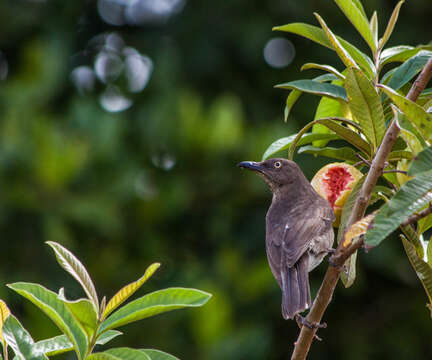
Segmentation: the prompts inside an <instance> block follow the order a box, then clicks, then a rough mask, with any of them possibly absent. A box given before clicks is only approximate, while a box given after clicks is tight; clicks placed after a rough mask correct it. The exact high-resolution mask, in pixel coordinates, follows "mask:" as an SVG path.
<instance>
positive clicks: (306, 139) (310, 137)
mask: <svg viewBox="0 0 432 360" xmlns="http://www.w3.org/2000/svg"><path fill="white" fill-rule="evenodd" d="M296 136H297V134H294V135H291V136H287V137H284V138H281V139H279V140H276V141H275V142H273V143H272V144H271V145H270V146H269V147H268V148H267V150H266V151H265V152H264V155H263V157H262V160H263V161H264V160H266V159H268V158H270V157H272V156H273V155H274V154H276V153H278V152H280V151H283V150H287V149H289V147H290V146H291V144H292V142H293V141H294V139H295V138H296ZM339 138H340V137H339V136H338V135H336V134H303V136H302V137H301V139H300V140H299V142H298V144H299V145H304V144H309V143H311V142H313V141H316V140H337V139H339Z"/></svg>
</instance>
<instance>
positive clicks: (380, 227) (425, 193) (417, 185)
mask: <svg viewBox="0 0 432 360" xmlns="http://www.w3.org/2000/svg"><path fill="white" fill-rule="evenodd" d="M431 189H432V171H429V172H424V173H421V174H419V175H417V176H416V177H415V178H414V179H412V180H410V181H407V182H406V183H405V184H404V185H403V186H402V187H401V188H400V189H399V191H398V192H397V193H396V194H395V195H394V196H393V198H392V199H391V200H390V201H389V202H388V203H387V204H385V205H383V206H382V207H381V209H380V210H379V212H378V214H377V215H376V216H375V219H374V222H373V226H372V228H371V229H370V230H369V231H368V232H367V233H366V243H367V244H368V245H370V246H376V245H378V244H379V243H380V242H381V241H382V240H384V239H385V238H386V237H387V236H388V235H390V234H391V233H392V232H393V231H394V230H396V229H397V227H398V226H399V225H400V224H401V223H402V222H403V221H405V220H406V219H407V218H408V216H410V215H412V214H413V213H414V212H416V211H418V210H419V209H421V208H422V207H423V206H425V205H426V204H427V203H429V202H430V201H431V200H432V192H431V191H430V190H431Z"/></svg>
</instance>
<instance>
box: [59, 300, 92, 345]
mask: <svg viewBox="0 0 432 360" xmlns="http://www.w3.org/2000/svg"><path fill="white" fill-rule="evenodd" d="M58 297H59V299H60V300H61V301H63V302H64V303H65V304H66V306H67V307H68V309H69V310H70V311H71V312H72V314H73V316H74V317H75V319H77V320H78V321H79V323H80V324H81V326H82V327H83V329H84V330H85V332H86V333H87V338H88V339H90V338H91V337H92V335H93V333H94V332H95V331H96V328H97V316H98V315H97V313H96V310H95V307H94V305H93V303H92V302H91V301H90V300H89V299H79V300H73V301H71V300H66V298H65V296H64V294H63V291H61V292H60V294H59V296H58Z"/></svg>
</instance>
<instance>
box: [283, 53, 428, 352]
mask: <svg viewBox="0 0 432 360" xmlns="http://www.w3.org/2000/svg"><path fill="white" fill-rule="evenodd" d="M431 77H432V58H430V59H429V61H428V62H427V64H426V65H425V67H424V68H423V70H422V72H421V73H420V75H419V76H418V77H417V79H416V81H415V82H414V84H413V85H412V87H411V89H410V91H409V92H408V95H407V99H409V100H411V101H416V100H417V98H418V96H419V95H420V93H421V92H422V91H423V90H424V88H425V87H426V85H427V83H428V82H429V80H430V78H431ZM399 132H400V129H399V127H398V125H397V123H396V121H395V120H393V121H392V123H391V125H390V126H389V128H388V129H387V131H386V133H385V136H384V139H383V141H382V143H381V145H380V147H379V149H378V151H377V153H376V155H375V157H374V159H373V161H372V164H371V167H370V170H369V172H368V174H367V176H366V179H365V182H364V183H363V186H362V188H361V190H360V192H359V195H358V197H357V201H356V202H355V204H354V207H353V209H352V212H351V215H350V217H349V219H348V221H347V223H346V225H345V228H344V229H340V230H339V231H344V232H345V231H346V230H347V229H349V228H350V226H351V225H353V224H354V223H355V222H357V221H358V220H360V219H362V218H363V216H364V214H365V212H366V208H367V205H368V203H369V200H370V197H371V194H372V190H373V188H374V187H375V185H376V182H377V180H378V178H379V177H380V176H381V174H382V172H383V170H384V167H385V162H386V159H387V157H388V155H389V153H390V151H391V149H392V147H393V144H394V143H395V141H396V139H397V137H398V135H399ZM431 211H432V210H431ZM362 245H363V240H359V241H357V242H355V243H352V244H351V245H349V246H348V247H344V246H343V241H341V243H340V244H339V246H338V247H337V249H336V252H335V254H334V255H333V256H332V257H331V258H330V260H331V265H329V267H328V268H327V272H326V274H325V276H324V279H323V282H322V284H321V287H320V289H319V290H318V294H317V296H316V298H315V300H314V302H313V304H312V307H311V309H310V311H309V314H308V316H307V317H306V320H307V321H308V322H309V323H320V322H321V319H322V317H323V315H324V312H325V310H326V309H327V306H328V305H329V303H330V301H331V298H332V296H333V293H334V290H335V288H336V284H337V282H338V280H339V277H340V275H341V271H342V267H343V264H344V263H345V261H346V260H347V259H348V258H349V257H350V256H351V255H352V254H353V253H354V252H355V251H356V250H357V249H359V248H360V247H361V246H362ZM316 331H317V329H316V328H314V329H310V328H309V327H306V326H303V327H302V328H301V330H300V335H299V337H298V339H297V342H296V345H295V347H294V351H293V354H292V357H291V360H304V359H306V356H307V354H308V352H309V349H310V346H311V344H312V341H313V338H314V335H315V333H316Z"/></svg>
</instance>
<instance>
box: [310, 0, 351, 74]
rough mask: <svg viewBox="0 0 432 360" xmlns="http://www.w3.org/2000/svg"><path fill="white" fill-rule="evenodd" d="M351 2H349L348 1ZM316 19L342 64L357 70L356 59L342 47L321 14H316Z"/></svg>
mask: <svg viewBox="0 0 432 360" xmlns="http://www.w3.org/2000/svg"><path fill="white" fill-rule="evenodd" d="M347 1H349V0H347ZM314 15H315V17H316V18H317V20H318V22H319V23H320V25H321V28H322V29H323V30H324V33H325V34H326V36H327V39H328V40H329V42H330V44H331V45H332V47H333V49H334V51H336V54H337V55H338V56H339V58H340V59H341V60H342V62H343V63H344V64H345V66H346V67H355V68H357V67H358V66H357V64H356V62H355V61H354V59H353V58H352V57H351V55H350V54H349V52H348V51H346V50H345V48H344V47H343V46H342V45H341V43H340V42H339V40H338V39H337V37H336V36H335V35H334V34H333V32H332V31H331V30H330V29H329V27H328V26H327V24H326V23H325V21H324V20H323V18H322V17H321V16H319V14H317V13H314Z"/></svg>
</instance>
